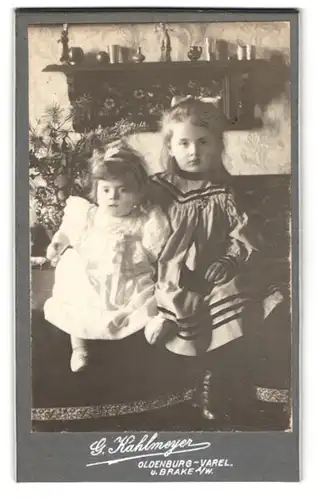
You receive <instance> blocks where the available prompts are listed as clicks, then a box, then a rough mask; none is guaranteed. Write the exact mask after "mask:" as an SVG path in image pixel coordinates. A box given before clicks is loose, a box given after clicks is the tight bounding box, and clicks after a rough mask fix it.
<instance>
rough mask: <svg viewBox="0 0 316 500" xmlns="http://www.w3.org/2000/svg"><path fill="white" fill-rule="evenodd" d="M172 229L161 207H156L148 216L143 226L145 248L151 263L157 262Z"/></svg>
mask: <svg viewBox="0 0 316 500" xmlns="http://www.w3.org/2000/svg"><path fill="white" fill-rule="evenodd" d="M170 233H171V227H170V224H169V220H168V218H167V216H166V215H165V214H164V212H163V211H162V210H161V208H159V207H154V208H152V209H151V210H150V212H149V214H148V220H147V221H146V222H145V224H144V226H143V246H144V248H145V249H146V250H147V252H148V256H149V259H150V261H151V262H157V261H158V257H159V255H160V254H161V252H162V250H163V248H164V246H165V244H166V242H167V240H168V238H169V236H170Z"/></svg>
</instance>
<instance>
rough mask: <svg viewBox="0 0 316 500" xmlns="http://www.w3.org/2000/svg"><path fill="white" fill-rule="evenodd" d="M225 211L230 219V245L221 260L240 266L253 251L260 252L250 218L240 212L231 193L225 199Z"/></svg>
mask: <svg viewBox="0 0 316 500" xmlns="http://www.w3.org/2000/svg"><path fill="white" fill-rule="evenodd" d="M224 210H225V213H226V216H227V219H228V244H227V249H226V252H225V254H224V255H223V257H221V258H220V260H225V261H226V260H227V261H230V263H231V264H233V265H234V264H235V265H238V264H239V263H242V262H246V261H247V260H248V259H249V258H250V256H251V254H252V253H253V251H255V250H258V243H257V241H256V238H255V234H254V233H253V231H252V230H251V229H250V225H249V220H248V216H247V214H246V213H245V212H241V211H239V210H238V208H237V205H236V201H235V197H234V195H233V193H232V192H230V193H229V194H228V195H227V196H226V198H225V204H224Z"/></svg>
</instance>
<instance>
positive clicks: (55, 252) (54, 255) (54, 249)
mask: <svg viewBox="0 0 316 500" xmlns="http://www.w3.org/2000/svg"><path fill="white" fill-rule="evenodd" d="M62 249H63V245H61V243H59V242H53V241H52V242H51V243H50V245H49V246H48V247H47V250H46V258H47V259H48V260H49V261H50V263H51V265H52V266H53V267H56V266H57V264H58V261H59V259H60V255H61V251H62Z"/></svg>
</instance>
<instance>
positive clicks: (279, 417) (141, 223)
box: [16, 9, 299, 481]
mask: <svg viewBox="0 0 316 500" xmlns="http://www.w3.org/2000/svg"><path fill="white" fill-rule="evenodd" d="M16 23H17V38H16V82H17V100H16V176H17V188H16V207H17V209H16V233H17V234H16V238H17V329H16V349H17V364H16V372H17V382H16V383H17V411H16V413H17V427H18V439H19V445H18V454H17V456H18V458H17V461H18V464H17V470H18V473H17V476H18V480H19V481H117V480H120V481H213V480H215V481H236V480H237V481H298V480H299V472H298V470H299V468H298V369H299V367H298V346H299V339H298V336H299V329H298V241H297V238H298V227H297V225H298V202H297V200H298V186H297V179H298V153H297V149H298V146H297V143H298V137H297V121H298V113H297V99H298V95H297V94H298V91H297V81H298V69H297V68H298V61H297V58H298V42H297V39H298V33H297V31H298V27H297V26H298V14H297V12H296V11H295V10H292V11H291V10H283V11H282V9H281V10H280V9H279V10H277V11H275V12H273V9H272V10H269V11H268V10H267V12H266V13H265V14H264V13H262V12H261V13H256V12H255V11H253V12H252V13H251V11H249V13H248V14H246V13H245V12H240V13H238V12H234V13H230V12H229V10H227V11H222V10H219V9H218V12H216V9H215V10H214V12H213V13H209V12H207V11H205V12H203V13H202V12H199V13H198V12H195V11H194V9H187V12H183V11H182V12H176V11H174V12H173V13H165V14H164V13H163V12H162V11H155V9H152V10H150V9H149V10H148V12H147V13H146V12H144V11H143V10H141V11H138V10H137V9H132V10H131V11H130V12H127V11H125V10H124V9H118V10H117V11H115V12H114V11H113V10H112V11H111V10H109V11H107V10H106V9H101V10H99V11H98V12H96V11H95V10H94V9H86V10H83V11H82V12H79V11H78V12H76V9H68V10H62V9H60V10H58V9H57V10H56V12H54V13H52V12H49V9H47V10H46V9H42V10H41V11H38V12H37V11H36V9H31V10H28V9H18V10H17V11H16Z"/></svg>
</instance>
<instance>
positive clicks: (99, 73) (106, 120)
mask: <svg viewBox="0 0 316 500" xmlns="http://www.w3.org/2000/svg"><path fill="white" fill-rule="evenodd" d="M268 64H269V61H266V60H257V59H253V60H242V61H239V60H227V61H177V62H143V63H139V64H137V63H117V64H102V65H101V64H98V63H96V62H95V60H94V61H93V60H92V61H89V60H88V61H87V62H85V61H84V62H83V63H82V64H78V65H77V66H70V65H68V64H60V65H58V64H51V65H49V66H46V67H45V68H44V69H43V71H44V72H59V73H63V74H64V75H65V76H66V78H67V86H68V96H69V101H70V104H71V106H72V109H73V127H74V130H75V131H77V132H84V131H88V130H93V129H95V128H97V127H98V126H101V127H106V126H111V125H113V124H114V123H115V122H117V121H119V120H120V119H122V118H123V119H126V120H130V121H132V122H134V123H136V124H139V125H140V126H142V128H144V127H145V128H147V129H148V130H156V129H157V123H158V121H159V118H160V116H161V112H162V111H163V110H164V109H166V108H168V107H169V106H170V102H171V99H172V97H173V95H187V94H191V95H193V96H201V95H202V96H205V97H216V96H220V97H221V99H220V101H219V105H220V106H221V107H222V110H223V112H224V114H225V116H226V119H227V124H226V128H227V129H228V130H249V129H253V128H258V127H260V126H261V125H262V123H261V121H260V120H259V121H258V120H256V118H255V115H254V108H255V101H254V99H253V94H252V86H251V85H250V83H249V82H250V77H251V75H252V74H254V73H256V72H258V71H259V72H260V73H262V72H263V73H264V71H265V68H267V67H268Z"/></svg>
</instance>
